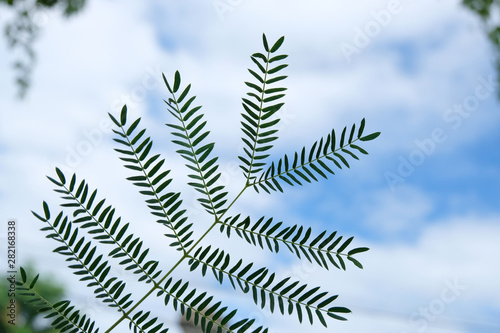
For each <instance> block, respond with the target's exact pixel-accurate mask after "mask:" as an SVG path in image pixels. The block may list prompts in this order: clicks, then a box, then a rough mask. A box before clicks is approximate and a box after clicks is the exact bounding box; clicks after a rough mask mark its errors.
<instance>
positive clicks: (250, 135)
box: [238, 34, 288, 183]
mask: <svg viewBox="0 0 500 333" xmlns="http://www.w3.org/2000/svg"><path fill="white" fill-rule="evenodd" d="M262 39H263V43H264V49H265V51H266V53H265V54H263V53H254V54H253V55H252V56H251V59H252V61H253V62H254V64H255V65H256V66H257V68H256V70H252V69H248V71H249V72H250V74H251V75H252V77H253V78H254V79H255V80H256V81H254V82H245V84H246V85H247V86H248V87H249V88H251V90H250V92H248V93H247V96H248V97H245V98H243V99H242V100H243V103H242V104H243V108H244V110H245V112H244V113H242V114H241V116H242V117H243V121H242V122H241V126H242V127H241V130H242V131H243V134H244V136H243V137H242V140H243V143H244V147H243V150H244V152H245V156H239V157H238V158H239V159H240V160H241V162H243V164H242V165H240V168H241V169H242V170H243V172H244V174H245V177H246V179H247V182H248V183H251V182H254V181H255V178H256V176H255V175H256V174H257V173H259V172H260V171H262V170H263V168H264V166H265V165H266V163H265V162H264V160H265V159H266V158H267V157H269V150H270V149H271V148H272V147H273V142H274V141H275V140H277V139H278V137H277V136H276V133H277V132H278V130H277V129H276V125H277V124H278V123H279V121H280V119H279V118H277V117H274V115H275V114H276V112H278V110H280V109H281V107H282V106H283V105H284V103H282V102H280V103H278V101H279V100H281V99H282V98H283V97H284V96H285V94H284V92H285V91H286V88H284V87H275V86H274V85H273V83H276V82H279V81H282V80H284V79H285V78H286V76H284V75H281V73H280V71H281V70H282V69H284V68H286V67H287V66H288V65H287V64H281V60H283V59H285V58H286V57H288V56H287V55H285V54H281V55H274V53H275V52H276V51H278V49H279V48H280V47H281V45H282V44H283V41H284V40H285V37H281V38H280V39H278V40H277V41H276V43H274V45H273V46H272V47H271V48H269V46H268V43H267V38H266V35H265V34H263V35H262ZM271 85H273V86H271Z"/></svg>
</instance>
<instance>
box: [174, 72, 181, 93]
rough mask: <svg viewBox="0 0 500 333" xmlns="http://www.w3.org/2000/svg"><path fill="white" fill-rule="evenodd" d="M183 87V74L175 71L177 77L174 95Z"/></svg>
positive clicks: (175, 78)
mask: <svg viewBox="0 0 500 333" xmlns="http://www.w3.org/2000/svg"><path fill="white" fill-rule="evenodd" d="M180 85H181V74H180V73H179V71H175V77H174V93H176V92H177V90H179V87H180Z"/></svg>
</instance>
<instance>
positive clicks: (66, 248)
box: [32, 201, 166, 333]
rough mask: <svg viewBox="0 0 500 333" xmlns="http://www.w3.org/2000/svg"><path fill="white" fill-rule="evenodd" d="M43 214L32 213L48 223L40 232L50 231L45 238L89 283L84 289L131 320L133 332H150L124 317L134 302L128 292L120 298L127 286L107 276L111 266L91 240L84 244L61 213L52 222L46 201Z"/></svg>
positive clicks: (82, 239) (77, 231)
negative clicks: (89, 289)
mask: <svg viewBox="0 0 500 333" xmlns="http://www.w3.org/2000/svg"><path fill="white" fill-rule="evenodd" d="M43 211H44V216H43V217H42V216H41V215H39V214H37V213H35V212H32V213H33V215H34V216H35V217H36V218H38V219H39V220H41V221H42V222H45V223H47V224H48V226H47V227H43V228H41V230H42V231H47V232H49V234H48V235H47V236H46V237H47V238H51V239H53V240H55V241H57V242H59V243H60V244H61V245H60V246H59V247H57V248H56V249H54V252H56V253H58V254H61V255H63V256H65V257H67V258H66V261H68V262H70V263H71V264H70V265H69V266H68V267H69V268H71V269H72V270H74V272H73V273H74V274H75V275H77V276H81V278H80V281H82V282H87V281H88V284H87V287H88V288H93V289H94V294H96V295H95V297H96V298H97V299H101V301H102V302H103V303H105V304H107V305H108V306H109V307H112V308H116V309H117V310H118V311H119V312H120V313H122V314H123V315H124V316H125V317H126V318H127V319H128V320H129V321H130V323H131V324H132V326H133V327H134V330H135V331H138V332H144V333H149V332H151V333H153V331H152V330H147V329H145V328H143V327H141V325H140V324H139V323H138V321H136V320H134V319H133V318H132V317H130V316H129V315H128V314H127V312H126V310H127V308H129V307H130V306H131V305H132V303H133V300H132V299H131V296H132V294H131V293H128V294H126V295H124V296H122V295H123V291H124V290H125V287H126V283H125V282H124V281H122V280H119V279H118V278H116V277H108V274H109V272H110V271H111V265H110V264H109V263H108V261H104V260H103V255H102V254H100V255H96V253H97V247H96V246H92V242H91V241H85V237H79V236H78V233H79V229H78V227H73V223H72V222H71V221H69V219H68V217H67V216H63V212H60V213H59V214H58V215H57V216H56V217H55V218H54V220H53V221H51V220H50V210H49V206H48V205H47V203H46V202H45V201H44V202H43ZM162 326H163V325H162ZM163 332H166V331H165V330H164V331H163Z"/></svg>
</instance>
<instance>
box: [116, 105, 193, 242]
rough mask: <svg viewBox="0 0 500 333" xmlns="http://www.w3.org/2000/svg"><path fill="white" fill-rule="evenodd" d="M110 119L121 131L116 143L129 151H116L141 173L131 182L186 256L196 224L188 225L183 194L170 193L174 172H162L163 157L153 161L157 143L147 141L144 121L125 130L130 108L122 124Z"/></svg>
mask: <svg viewBox="0 0 500 333" xmlns="http://www.w3.org/2000/svg"><path fill="white" fill-rule="evenodd" d="M109 116H110V118H111V120H112V121H113V122H114V123H115V125H116V126H118V128H119V130H118V131H117V130H113V132H114V133H115V134H117V135H118V136H119V138H115V139H113V140H114V141H116V142H118V143H120V144H122V145H124V146H125V147H126V149H125V150H123V149H115V150H116V151H117V152H118V153H120V154H121V155H122V156H123V157H120V159H121V160H122V161H124V162H126V163H127V164H125V167H126V168H128V169H131V170H134V171H135V172H137V175H136V176H132V177H128V178H127V179H128V180H129V181H131V182H133V184H134V185H136V186H138V187H139V188H140V189H141V190H140V191H139V192H140V193H141V194H143V195H145V196H147V197H148V199H147V200H146V203H147V205H148V207H149V209H151V214H153V215H154V216H156V217H159V218H160V219H159V220H157V222H158V223H161V224H163V225H164V226H166V227H167V228H169V229H170V231H169V232H168V233H167V234H165V236H167V237H169V238H172V239H173V241H172V243H171V244H170V246H174V247H176V249H177V250H178V251H183V252H186V248H187V247H189V245H191V243H192V242H193V240H192V239H191V236H192V234H193V232H192V231H191V226H192V224H189V223H186V222H187V219H188V218H187V216H185V213H186V210H185V209H182V208H181V205H182V200H181V199H180V198H179V197H180V193H174V192H167V191H166V188H167V186H168V185H169V184H170V183H171V181H172V179H170V178H167V175H168V174H169V173H170V170H162V166H163V164H164V163H165V159H160V155H159V154H157V155H154V156H151V157H149V153H150V151H151V148H152V147H153V141H152V140H151V138H150V137H147V138H143V136H144V133H145V132H146V130H145V129H142V130H137V126H138V125H139V122H140V121H141V118H138V119H136V120H135V121H134V122H133V123H132V124H131V125H130V126H129V127H128V128H126V127H125V125H126V123H127V107H126V106H124V107H123V108H122V111H121V114H120V121H118V120H117V119H116V118H115V117H113V116H112V115H111V114H109Z"/></svg>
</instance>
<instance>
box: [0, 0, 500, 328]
mask: <svg viewBox="0 0 500 333" xmlns="http://www.w3.org/2000/svg"><path fill="white" fill-rule="evenodd" d="M216 4H219V5H220V4H226V7H224V8H225V9H220V7H219V10H217V8H216V7H215V5H216ZM228 6H229V7H228ZM381 11H382V12H384V13H391V11H392V13H391V14H390V16H387V15H385V16H384V15H382V14H380V13H381ZM377 13H378V14H377ZM381 15H382V17H383V18H381ZM377 17H378V19H379V20H382V21H381V23H380V22H378V21H377ZM8 18H9V13H7V12H6V11H5V10H4V9H2V11H0V21H1V22H2V23H3V22H5V21H4V20H7V19H8ZM36 19H37V20H38V21H37V22H39V24H40V25H41V26H42V27H43V29H42V33H41V36H40V38H39V40H38V42H37V44H36V51H37V54H38V58H37V66H36V68H35V72H34V77H33V85H32V88H31V90H30V91H29V93H28V96H27V98H26V99H25V100H22V101H20V100H18V99H16V97H15V95H16V87H15V86H14V85H13V82H14V75H13V71H12V70H11V67H10V66H11V63H12V61H13V60H14V59H15V54H13V53H12V52H10V51H9V50H8V48H7V45H6V41H5V39H2V43H1V44H0V59H1V61H0V67H1V69H0V71H1V73H2V75H1V77H0V117H1V118H0V212H1V218H2V220H4V221H7V219H9V218H15V219H17V221H18V223H19V244H18V253H19V259H20V262H22V263H24V262H27V261H29V260H31V261H33V262H36V266H37V268H38V269H39V270H40V271H41V272H43V274H46V276H50V274H53V275H59V277H58V280H59V281H60V280H66V281H67V283H68V288H70V289H72V290H73V291H72V295H73V297H74V299H75V302H76V303H77V304H80V306H81V307H82V308H84V309H85V310H87V312H89V313H90V314H91V315H93V316H94V317H95V319H96V320H98V321H99V323H102V328H103V329H105V328H107V326H108V325H109V324H111V323H112V322H113V320H114V317H112V316H110V315H109V314H107V312H106V311H107V310H106V308H105V307H103V306H102V305H100V304H99V303H96V301H95V300H93V299H92V292H89V291H90V290H85V288H81V285H80V284H78V283H77V279H76V278H75V277H74V276H73V275H72V274H71V273H70V272H69V270H68V269H65V268H64V262H63V260H62V259H61V258H59V257H58V256H56V255H55V254H53V253H51V250H52V249H53V248H54V246H55V244H53V243H52V242H50V241H49V240H47V239H45V238H44V234H43V233H42V232H40V231H38V229H39V228H40V227H41V226H40V224H39V223H38V222H37V221H36V220H35V219H34V218H33V217H32V215H31V213H30V210H37V211H41V202H42V200H46V201H48V202H49V203H50V204H51V207H52V210H53V211H54V212H56V211H58V208H57V205H58V204H59V203H60V202H59V200H58V198H57V195H56V193H54V192H53V191H52V186H51V184H50V182H48V181H47V180H46V178H45V175H51V176H53V175H54V167H56V166H58V167H60V168H61V169H62V170H63V171H64V172H65V173H66V174H68V175H70V174H72V173H73V172H76V173H77V175H78V176H79V177H80V178H85V179H86V180H87V181H88V182H89V183H90V184H91V185H92V186H93V187H97V188H99V194H100V196H101V197H106V198H108V201H109V202H110V203H112V204H113V205H114V206H115V207H117V209H118V211H119V212H120V214H121V216H123V217H124V219H125V220H127V221H133V230H134V232H135V233H136V234H137V235H140V236H141V237H142V238H143V239H145V240H147V241H148V242H149V244H150V246H151V248H152V254H153V255H154V257H155V258H158V259H160V260H161V261H162V263H163V264H164V269H168V268H169V264H170V263H174V262H175V261H176V260H177V257H176V255H177V254H176V253H173V252H172V251H170V249H168V248H167V246H166V245H165V242H164V238H162V237H161V236H159V234H160V233H161V232H162V229H161V228H160V227H159V226H157V225H156V224H155V223H154V220H153V219H152V218H151V215H150V214H149V212H148V211H147V209H146V208H145V207H144V205H143V200H144V198H143V197H141V196H140V194H138V193H137V191H136V189H135V188H134V187H133V186H132V185H131V184H130V183H129V182H127V181H125V180H124V179H125V177H127V176H129V175H130V173H129V172H128V171H127V170H126V169H124V168H123V167H122V166H121V164H120V161H119V160H118V158H117V155H116V154H115V153H114V152H113V148H114V147H116V145H115V143H114V142H113V141H112V137H113V136H112V134H111V133H110V131H109V130H108V125H109V124H110V123H109V120H108V117H107V113H108V112H111V113H113V114H118V112H119V110H120V108H121V106H122V105H123V104H125V103H127V105H128V108H129V117H131V118H132V117H133V118H135V117H142V119H143V120H142V123H141V124H142V126H145V127H146V128H147V129H148V134H149V135H151V136H152V138H153V140H154V142H155V146H154V151H155V152H161V153H162V154H163V156H164V157H165V158H166V159H167V163H168V167H169V168H171V169H173V171H172V174H173V175H174V177H175V180H174V182H173V184H172V186H173V187H175V188H176V189H178V190H183V198H184V202H185V203H186V207H188V208H190V209H192V210H193V213H192V216H193V220H196V223H197V226H196V230H197V231H199V232H202V231H203V230H204V228H206V227H205V226H206V225H208V223H209V219H206V218H204V217H203V215H202V214H201V213H200V214H198V211H197V209H199V208H198V207H197V206H196V203H195V199H196V196H195V193H194V192H193V191H191V189H190V188H187V187H186V186H185V185H184V183H185V181H186V180H187V177H186V176H185V172H186V168H185V167H184V166H183V165H184V162H183V161H182V160H181V159H180V158H179V157H178V156H176V154H175V153H174V149H173V144H172V143H170V140H171V136H170V135H169V130H168V129H167V128H166V127H165V126H164V124H165V123H166V122H167V121H169V116H170V115H169V113H168V112H166V108H165V107H164V104H163V102H162V99H163V98H166V96H167V90H166V88H165V87H164V86H163V84H162V82H161V81H160V79H161V72H164V73H165V74H166V75H167V77H173V73H174V72H175V70H179V71H180V72H181V75H182V78H183V83H188V82H190V83H192V84H193V87H192V90H191V91H193V92H194V93H195V94H196V95H197V102H198V103H199V104H202V105H203V110H204V112H205V115H206V118H207V120H208V121H209V128H210V129H211V137H210V138H211V140H213V141H215V142H216V143H217V144H216V149H215V152H216V153H218V154H219V155H220V156H221V168H222V170H223V171H224V180H225V182H226V184H227V186H228V188H229V189H230V190H231V191H232V196H234V195H236V194H237V193H238V192H239V190H240V189H241V187H242V177H241V175H240V174H239V171H237V170H236V171H235V168H234V164H235V162H237V159H236V156H237V155H238V153H239V151H240V146H241V140H240V139H239V138H240V137H241V131H240V126H239V121H240V112H241V110H242V107H241V102H240V101H241V99H240V98H241V97H242V96H243V95H244V94H245V92H246V91H247V89H246V86H245V85H244V84H243V82H244V81H247V80H251V77H250V75H249V74H248V72H247V71H246V68H247V67H250V66H252V63H251V61H250V58H249V55H250V54H252V53H254V52H257V51H261V49H262V46H261V45H262V44H261V35H262V33H263V32H265V33H266V35H267V36H268V38H269V40H272V41H274V40H276V39H278V38H279V37H280V36H282V35H285V36H286V39H285V44H284V45H283V47H282V51H283V52H285V53H287V54H289V55H290V56H289V58H288V63H289V65H290V66H289V68H287V69H286V74H287V75H288V76H289V78H288V79H287V81H285V85H286V86H287V87H288V88H289V90H288V93H287V96H286V103H287V104H286V106H285V107H284V108H283V112H282V114H281V116H282V126H281V129H280V141H279V143H277V144H276V146H275V150H274V152H273V153H274V154H275V155H274V156H275V157H281V156H282V155H283V153H286V152H292V151H295V150H298V149H300V148H302V146H303V145H306V146H310V145H311V144H312V143H313V142H314V141H316V140H318V139H319V138H320V137H321V136H325V135H326V134H327V133H329V131H330V130H331V129H332V128H335V129H336V130H337V131H339V132H340V131H341V130H342V128H343V127H344V126H351V125H352V124H353V123H356V124H359V122H360V120H361V119H362V118H363V117H365V118H366V124H367V125H366V132H367V133H368V132H374V131H381V132H382V135H381V136H380V137H379V138H378V139H377V140H375V141H372V142H369V143H367V144H365V145H364V148H366V149H367V150H368V151H369V152H370V155H368V156H363V157H362V158H361V160H360V161H353V163H351V169H350V170H341V171H339V172H337V174H336V175H335V176H333V177H329V180H327V181H321V182H319V183H315V184H307V185H306V186H303V187H295V188H290V187H289V186H285V190H286V191H285V193H284V194H280V193H273V194H272V195H267V194H259V195H257V194H255V193H253V192H252V191H247V192H245V194H244V195H243V196H242V198H241V200H240V202H238V204H237V205H235V206H234V210H233V213H235V212H242V213H244V214H249V215H251V216H254V217H256V218H258V217H260V216H263V215H266V216H273V217H275V219H277V220H279V221H284V223H286V224H288V225H293V224H298V223H300V224H304V225H308V226H311V227H313V229H314V230H316V232H317V233H319V232H321V231H322V230H324V229H329V230H338V231H339V233H340V234H342V235H345V236H347V237H349V236H355V241H354V245H355V246H368V247H370V249H371V251H369V252H368V253H366V254H363V255H360V256H359V259H360V261H361V262H362V263H363V265H364V267H365V268H364V269H363V270H359V269H357V268H355V267H354V266H353V265H349V266H348V269H347V271H346V272H342V271H338V270H331V271H326V270H323V269H321V268H318V267H314V266H312V265H310V264H308V263H307V262H300V261H296V260H295V259H294V258H293V257H292V256H291V255H288V254H285V253H283V254H280V255H279V256H274V255H270V254H269V253H267V252H265V251H258V250H255V249H254V248H253V247H251V246H247V244H244V245H242V244H241V242H240V241H239V239H232V240H227V239H226V238H224V237H220V236H219V235H216V234H214V235H211V236H210V237H209V238H207V239H206V241H205V242H204V244H205V245H208V244H209V243H210V242H211V241H212V242H218V243H217V244H223V246H224V248H227V249H229V250H230V251H233V252H234V255H233V257H234V258H236V257H237V256H238V255H241V256H242V257H245V258H246V259H247V260H248V261H254V262H255V263H256V265H257V266H261V265H267V266H270V267H272V268H273V269H274V270H275V271H276V272H277V273H278V276H279V275H282V276H286V274H288V275H292V276H294V277H295V278H300V279H303V280H305V281H307V282H308V283H310V285H311V286H316V285H321V286H323V287H324V288H325V289H326V290H330V291H331V292H332V293H334V294H337V293H338V294H339V295H340V297H339V299H338V300H337V301H336V305H339V306H347V307H349V308H350V309H351V310H352V311H353V313H352V314H351V315H349V316H348V318H349V321H348V322H336V321H333V320H330V321H329V322H328V323H329V328H328V329H324V328H322V327H321V326H317V325H315V326H314V327H312V328H311V327H310V326H308V325H307V324H305V325H302V326H301V325H299V323H298V320H297V319H296V317H295V316H293V317H290V318H289V317H282V316H280V315H276V316H269V314H268V313H267V312H261V311H259V310H258V308H256V307H254V306H253V303H252V301H251V300H250V299H249V298H248V297H246V296H245V297H244V296H242V294H241V293H234V292H232V291H231V290H228V289H221V288H220V287H217V285H216V284H215V283H214V282H213V281H211V280H210V279H206V280H203V279H201V277H200V274H199V272H195V273H187V269H186V267H185V266H184V267H182V266H181V270H180V271H178V272H176V273H175V274H174V276H176V277H183V276H185V277H188V278H191V279H193V285H196V286H197V287H198V288H201V289H206V290H210V291H211V292H213V293H217V294H218V295H219V296H220V298H221V299H222V300H224V301H225V302H226V303H227V304H231V305H233V306H237V307H240V308H241V313H240V314H241V315H242V316H244V315H246V314H248V315H255V316H256V317H257V318H258V320H259V321H260V323H261V324H263V325H266V326H268V327H269V328H270V329H271V330H270V331H271V332H304V331H309V332H312V331H314V332H330V331H332V332H333V331H335V332H347V333H351V332H352V333H354V332H369V331H370V332H384V333H404V332H407V333H410V332H428V333H445V332H454V333H455V332H456V333H458V332H460V333H463V332H486V333H488V332H498V331H499V330H500V319H499V318H500V287H499V285H498V281H500V260H499V259H498V254H499V253H500V242H499V239H500V208H499V207H500V205H499V204H498V203H499V201H500V195H499V191H498V188H499V187H500V167H499V162H500V152H499V149H498V145H497V144H498V142H499V140H500V131H499V129H500V116H499V113H498V106H499V102H498V99H497V91H498V87H497V84H496V81H497V78H496V73H495V68H494V58H493V52H492V48H491V46H490V44H489V42H488V40H487V39H486V37H485V34H484V31H483V28H482V25H481V22H480V21H479V19H478V18H477V17H475V16H474V15H473V14H472V13H470V12H469V11H467V10H465V9H463V8H462V7H461V6H460V4H459V3H458V2H457V1H430V0H424V1H419V2H417V1H400V2H388V1H360V2H359V1H358V2H357V3H356V4H354V3H352V4H351V3H346V2H339V1H337V2H332V3H327V2H325V1H308V2H305V1H288V2H286V5H283V2H280V3H278V2H265V1H243V0H241V1H226V0H221V1H213V2H211V1H207V2H204V3H200V2H194V1H182V2H181V1H176V2H174V1H167V2H164V1H148V2H141V3H137V2H133V1H122V2H120V3H118V2H115V1H95V0H94V1H89V3H88V6H87V7H86V8H85V10H84V11H83V13H81V14H80V15H78V16H76V17H74V18H72V19H71V20H64V19H61V18H60V17H59V15H57V14H52V13H42V15H40V16H39V17H37V18H36ZM377 27H378V28H379V29H378V30H371V31H372V37H369V38H368V39H367V40H365V44H363V45H361V44H359V42H360V40H359V39H357V38H359V37H357V36H359V34H360V32H359V31H366V29H376V28H377ZM348 44H349V45H351V46H356V45H357V46H359V47H358V50H357V51H358V52H356V53H353V54H350V55H346V53H345V51H342V50H343V49H344V50H345V49H346V47H347V46H346V45H348ZM460 108H462V110H463V111H460V112H459V111H458V110H460ZM4 225H5V224H4ZM3 229H4V230H0V235H1V236H2V244H4V242H3V241H4V240H5V232H6V227H4V228H3ZM249 254H250V255H249ZM0 256H1V257H0V258H1V259H2V261H3V262H5V256H6V255H5V251H2V253H1V255H0ZM115 274H116V275H117V276H120V277H122V278H127V279H130V276H126V275H123V274H122V273H120V272H119V271H118V270H117V271H116V272H115ZM130 285H131V286H132V285H134V284H133V283H130ZM137 290H138V293H137V296H136V298H140V297H141V296H140V295H141V291H143V290H145V289H143V288H142V287H141V286H138V287H137ZM235 295H237V296H236V297H235ZM148 304H149V303H148ZM151 304H152V306H156V307H157V310H156V314H157V315H158V316H160V317H161V319H162V320H163V321H164V322H165V323H167V325H169V326H170V327H171V332H174V333H176V332H179V330H178V328H177V327H176V325H175V322H176V321H177V320H178V319H177V317H176V315H175V314H172V313H171V312H172V311H170V310H171V309H170V308H167V309H162V308H161V307H159V306H158V304H159V303H155V302H152V303H151ZM155 304H156V305H155ZM125 329H126V328H125V326H123V330H125Z"/></svg>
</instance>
